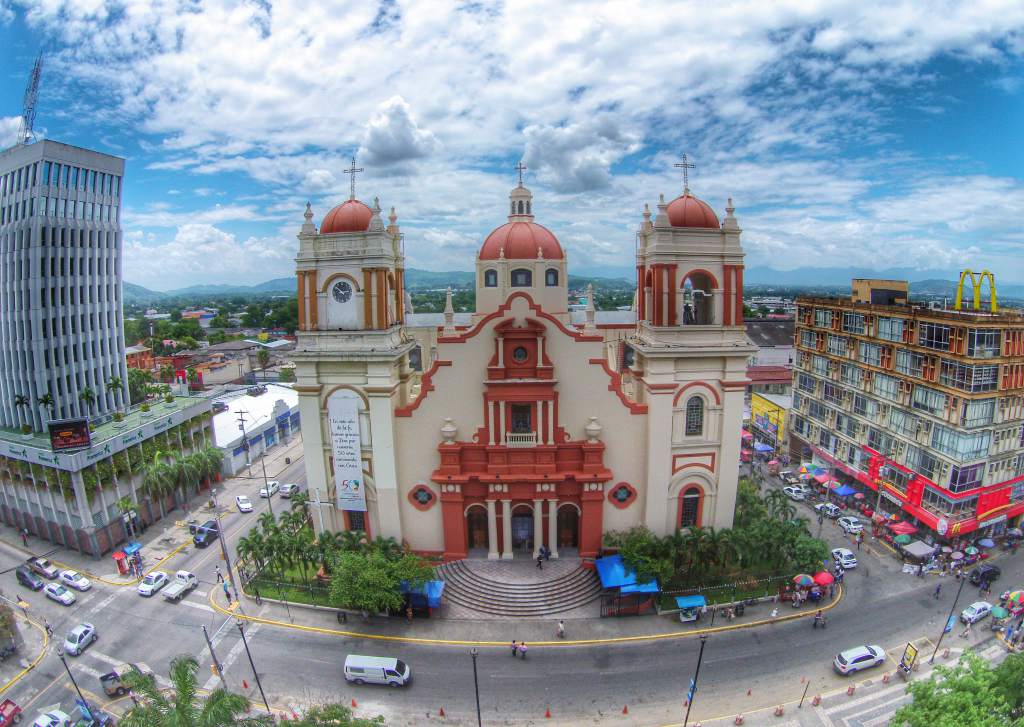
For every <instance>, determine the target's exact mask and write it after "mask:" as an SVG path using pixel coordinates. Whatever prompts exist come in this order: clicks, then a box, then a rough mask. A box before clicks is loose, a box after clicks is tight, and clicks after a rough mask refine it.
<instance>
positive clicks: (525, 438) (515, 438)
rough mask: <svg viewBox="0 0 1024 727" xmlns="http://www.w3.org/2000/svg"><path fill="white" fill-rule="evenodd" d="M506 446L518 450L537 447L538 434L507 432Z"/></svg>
mask: <svg viewBox="0 0 1024 727" xmlns="http://www.w3.org/2000/svg"><path fill="white" fill-rule="evenodd" d="M505 446H506V447H509V448H512V449H518V448H526V447H536V446H537V433H536V432H506V433H505Z"/></svg>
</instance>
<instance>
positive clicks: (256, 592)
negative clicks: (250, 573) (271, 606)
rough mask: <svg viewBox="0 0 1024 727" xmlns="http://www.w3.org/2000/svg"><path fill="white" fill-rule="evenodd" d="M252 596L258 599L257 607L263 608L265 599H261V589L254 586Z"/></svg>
mask: <svg viewBox="0 0 1024 727" xmlns="http://www.w3.org/2000/svg"><path fill="white" fill-rule="evenodd" d="M252 595H253V597H254V598H255V599H256V605H257V606H262V605H263V599H262V598H261V597H260V589H259V588H256V587H255V586H253V589H252Z"/></svg>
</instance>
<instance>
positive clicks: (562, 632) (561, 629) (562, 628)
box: [556, 621, 565, 639]
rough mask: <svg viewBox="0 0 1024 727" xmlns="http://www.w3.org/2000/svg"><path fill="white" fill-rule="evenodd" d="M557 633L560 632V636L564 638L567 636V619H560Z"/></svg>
mask: <svg viewBox="0 0 1024 727" xmlns="http://www.w3.org/2000/svg"><path fill="white" fill-rule="evenodd" d="M556 633H557V634H558V638H560V639H564V638H565V621H559V622H558V629H557V631H556Z"/></svg>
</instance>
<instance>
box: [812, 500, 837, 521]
mask: <svg viewBox="0 0 1024 727" xmlns="http://www.w3.org/2000/svg"><path fill="white" fill-rule="evenodd" d="M814 512H816V513H818V514H819V515H824V516H825V517H831V518H837V517H839V513H840V512H841V511H840V509H839V508H838V507H837V506H835V505H833V504H832V503H831V502H822V503H819V504H817V505H815V506H814Z"/></svg>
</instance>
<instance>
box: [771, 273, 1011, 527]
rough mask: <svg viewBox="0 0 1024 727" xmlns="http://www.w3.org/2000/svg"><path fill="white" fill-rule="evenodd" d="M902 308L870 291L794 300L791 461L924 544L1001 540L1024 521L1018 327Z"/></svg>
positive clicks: (999, 319) (872, 286)
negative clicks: (907, 526)
mask: <svg viewBox="0 0 1024 727" xmlns="http://www.w3.org/2000/svg"><path fill="white" fill-rule="evenodd" d="M992 295H993V297H994V296H995V290H994V283H993V287H992ZM907 301H908V286H907V283H905V282H902V281H874V280H856V281H854V292H853V295H852V296H851V298H850V299H849V300H847V299H840V298H800V299H798V300H797V307H798V308H797V327H796V346H797V351H798V355H797V362H796V370H795V371H794V379H793V389H794V393H793V411H792V414H791V418H790V433H791V448H792V450H793V454H794V455H796V456H801V455H802V456H804V457H805V458H806V457H807V456H808V455H813V457H814V458H815V460H818V461H819V462H823V463H825V464H827V465H830V466H832V467H833V468H834V471H835V472H836V473H843V474H845V478H844V477H843V474H840V475H839V479H853V480H856V481H858V482H859V483H860V484H861V485H863V487H862V488H861V489H864V490H865V491H868V490H873V491H875V492H878V491H879V490H881V493H880V496H879V498H878V503H879V504H880V505H881V509H882V510H885V511H888V512H894V511H897V512H898V511H899V510H903V511H904V512H903V513H902V514H903V515H904V516H905V517H908V518H910V519H911V520H912V522H913V523H914V524H916V525H918V526H924V527H925V528H927V529H928V530H930V531H931V532H930V533H927V534H928V535H929V536H932V537H934V536H935V535H937V536H939V538H946V539H952V538H955V537H957V536H961V535H966V534H968V533H975V532H976V531H985V533H986V534H990V535H995V534H998V533H999V532H1001V531H1002V530H1003V529H1004V528H1006V527H1007V522H1008V521H1009V522H1010V524H1017V522H1018V521H1019V519H1020V516H1021V513H1022V512H1024V452H1022V449H1021V447H1022V444H1024V432H1022V424H1024V316H1022V315H1021V314H1020V313H1019V312H1011V311H998V310H997V309H996V306H995V304H994V302H993V304H992V305H991V309H990V310H981V307H980V306H979V305H978V304H977V297H976V299H975V308H974V309H971V310H958V309H955V308H954V309H938V310H936V309H932V308H925V307H918V306H914V305H911V304H908V302H907ZM957 307H959V306H957Z"/></svg>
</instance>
